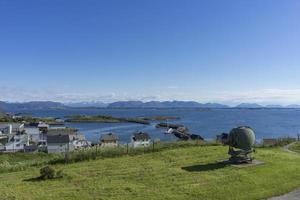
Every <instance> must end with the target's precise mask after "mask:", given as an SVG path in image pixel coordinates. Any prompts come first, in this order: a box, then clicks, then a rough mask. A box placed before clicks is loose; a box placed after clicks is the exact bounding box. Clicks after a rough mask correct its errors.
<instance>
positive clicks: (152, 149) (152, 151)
mask: <svg viewBox="0 0 300 200" xmlns="http://www.w3.org/2000/svg"><path fill="white" fill-rule="evenodd" d="M154 143H155V142H154V140H153V142H152V152H154Z"/></svg>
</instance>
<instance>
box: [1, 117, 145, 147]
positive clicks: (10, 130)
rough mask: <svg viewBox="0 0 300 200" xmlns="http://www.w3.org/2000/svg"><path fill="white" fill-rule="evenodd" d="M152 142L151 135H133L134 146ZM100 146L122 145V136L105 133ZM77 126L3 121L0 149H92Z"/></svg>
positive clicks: (137, 133)
mask: <svg viewBox="0 0 300 200" xmlns="http://www.w3.org/2000/svg"><path fill="white" fill-rule="evenodd" d="M150 143H151V138H150V136H149V134H147V133H144V132H136V133H133V134H132V136H131V145H132V147H134V148H139V147H147V146H149V145H150ZM93 145H98V146H99V147H103V148H105V147H118V146H119V138H118V136H117V135H116V134H115V133H106V134H102V135H101V136H100V138H99V143H97V144H93ZM91 146H92V143H91V142H90V141H88V140H86V138H85V136H84V134H83V133H80V132H79V131H78V130H77V129H74V128H69V127H66V126H65V125H64V124H63V123H57V124H47V123H45V122H38V123H3V122H2V123H0V152H37V151H39V152H48V153H64V152H71V151H75V150H80V149H85V148H90V147H91Z"/></svg>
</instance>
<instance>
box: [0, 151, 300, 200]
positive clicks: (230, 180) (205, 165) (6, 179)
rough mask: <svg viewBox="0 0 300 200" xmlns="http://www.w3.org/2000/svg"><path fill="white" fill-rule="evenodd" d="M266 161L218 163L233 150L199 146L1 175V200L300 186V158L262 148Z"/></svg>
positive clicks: (190, 195) (278, 190)
mask: <svg viewBox="0 0 300 200" xmlns="http://www.w3.org/2000/svg"><path fill="white" fill-rule="evenodd" d="M255 156H256V158H257V159H259V160H262V161H264V162H265V164H263V165H259V166H252V167H248V168H236V167H232V166H224V165H220V164H216V161H218V160H222V159H226V158H227V148H226V147H222V146H199V147H195V146H194V147H185V148H178V149H167V150H165V151H159V152H155V153H148V154H143V155H135V156H122V157H117V158H105V159H98V160H91V161H85V162H79V163H73V164H67V165H54V168H55V169H57V170H59V169H63V170H64V173H65V174H67V176H66V177H65V178H63V179H54V180H47V181H25V180H26V179H30V178H34V177H37V176H38V175H39V168H38V167H30V168H28V169H26V170H25V171H19V172H11V173H1V174H0V194H1V199H225V200H226V199H230V200H232V199H247V200H248V199H263V198H267V197H271V196H274V195H280V194H283V193H286V192H289V191H291V190H293V189H295V188H297V187H300V173H299V171H300V156H299V155H297V154H290V153H287V152H283V151H282V150H281V149H279V148H262V149H258V150H257V153H256V154H255Z"/></svg>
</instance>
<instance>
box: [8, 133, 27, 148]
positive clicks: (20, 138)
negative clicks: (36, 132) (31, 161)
mask: <svg viewBox="0 0 300 200" xmlns="http://www.w3.org/2000/svg"><path fill="white" fill-rule="evenodd" d="M28 145H29V139H28V135H26V134H16V135H14V136H12V137H11V138H10V139H9V141H8V142H7V143H6V144H5V151H7V152H17V151H24V146H28Z"/></svg>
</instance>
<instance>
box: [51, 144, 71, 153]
mask: <svg viewBox="0 0 300 200" xmlns="http://www.w3.org/2000/svg"><path fill="white" fill-rule="evenodd" d="M47 149H48V153H65V152H66V151H69V152H70V151H74V145H73V144H72V143H69V144H68V143H65V144H48V145H47Z"/></svg>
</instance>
